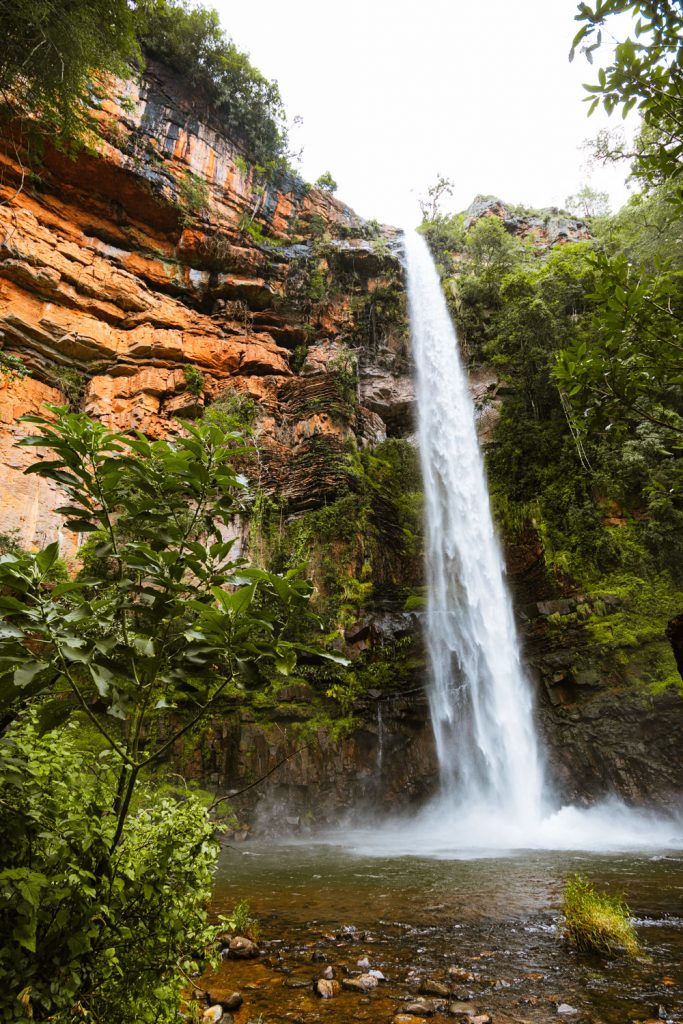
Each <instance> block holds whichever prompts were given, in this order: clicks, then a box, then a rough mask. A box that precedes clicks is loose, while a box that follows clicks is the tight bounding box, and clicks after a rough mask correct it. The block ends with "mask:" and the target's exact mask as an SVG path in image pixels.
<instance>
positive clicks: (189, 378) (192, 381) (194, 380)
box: [185, 364, 204, 398]
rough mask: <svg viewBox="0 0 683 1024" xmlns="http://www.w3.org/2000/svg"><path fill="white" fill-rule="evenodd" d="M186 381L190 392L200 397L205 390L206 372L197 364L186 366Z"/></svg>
mask: <svg viewBox="0 0 683 1024" xmlns="http://www.w3.org/2000/svg"><path fill="white" fill-rule="evenodd" d="M185 383H186V384H187V390H188V391H189V392H190V394H191V395H195V397H197V398H199V396H200V395H201V393H202V391H203V390H204V374H203V373H202V371H201V370H198V369H197V367H196V366H192V365H191V364H189V365H188V366H186V367H185Z"/></svg>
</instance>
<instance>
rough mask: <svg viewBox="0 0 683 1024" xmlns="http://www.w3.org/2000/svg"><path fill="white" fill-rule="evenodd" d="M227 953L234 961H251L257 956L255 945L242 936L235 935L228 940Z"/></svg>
mask: <svg viewBox="0 0 683 1024" xmlns="http://www.w3.org/2000/svg"><path fill="white" fill-rule="evenodd" d="M228 952H229V955H230V956H231V957H234V958H235V959H236V960H251V959H253V957H255V956H258V955H259V951H258V946H257V945H256V943H255V942H252V941H251V939H247V938H246V937H245V936H244V935H235V937H234V938H233V939H230V946H229V947H228Z"/></svg>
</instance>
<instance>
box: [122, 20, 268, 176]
mask: <svg viewBox="0 0 683 1024" xmlns="http://www.w3.org/2000/svg"><path fill="white" fill-rule="evenodd" d="M139 35H140V42H141V45H142V47H143V50H144V51H145V53H148V54H149V55H150V56H153V57H156V58H157V59H158V60H160V61H162V62H163V63H165V64H168V65H169V66H170V67H172V68H173V69H174V70H175V71H177V72H178V73H179V74H180V75H182V77H183V78H184V80H185V81H186V82H187V83H188V85H189V86H190V87H191V88H193V89H197V90H199V91H201V92H202V93H203V94H204V96H205V97H206V100H207V102H208V104H209V105H210V107H211V109H212V110H213V112H214V113H215V115H216V118H217V120H218V121H219V122H220V126H221V128H222V130H224V131H225V132H226V133H227V135H228V136H229V137H230V138H234V139H237V140H239V141H241V142H242V143H243V144H244V146H245V148H246V150H247V155H248V156H249V157H250V159H251V160H253V161H254V162H256V163H259V164H261V165H263V166H264V167H268V166H269V165H271V166H273V165H276V164H278V162H280V161H282V159H283V158H284V155H285V151H286V148H287V131H286V124H285V113H284V108H283V105H282V100H281V97H280V91H279V89H278V86H277V82H273V81H268V79H267V78H265V77H264V76H263V75H262V74H261V72H260V71H258V70H257V68H255V67H254V66H253V65H252V64H251V63H250V61H249V59H248V57H247V55H246V54H245V53H242V52H241V51H240V50H238V49H237V47H236V46H235V44H234V43H233V42H232V41H231V40H229V39H227V38H226V36H225V33H224V32H223V30H222V28H221V26H220V21H219V18H218V14H217V12H216V11H215V10H212V9H210V8H207V7H203V6H201V5H200V6H196V7H195V6H192V5H191V4H190V3H189V2H187V0H153V2H152V3H151V4H150V5H149V6H148V7H147V8H146V9H145V10H144V16H143V17H142V19H141V24H140V28H139Z"/></svg>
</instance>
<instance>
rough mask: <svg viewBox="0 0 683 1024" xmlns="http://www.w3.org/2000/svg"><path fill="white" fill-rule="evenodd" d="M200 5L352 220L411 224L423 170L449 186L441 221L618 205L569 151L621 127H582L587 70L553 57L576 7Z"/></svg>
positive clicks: (392, 0)
mask: <svg viewBox="0 0 683 1024" xmlns="http://www.w3.org/2000/svg"><path fill="white" fill-rule="evenodd" d="M210 2H211V5H213V6H216V8H217V9H218V11H219V13H220V15H221V20H222V23H223V26H224V28H225V29H226V32H227V33H228V35H229V36H231V37H232V39H233V40H234V42H235V43H236V45H237V46H238V47H239V48H240V49H243V50H246V51H247V52H248V53H249V54H250V55H251V60H252V62H253V63H254V64H255V65H256V66H257V67H258V68H259V69H260V70H261V71H262V72H263V73H264V74H265V75H266V76H267V77H268V78H275V79H277V81H278V82H279V84H280V90H281V92H282V96H283V99H284V102H285V105H286V108H287V111H288V114H289V117H290V119H291V118H293V117H294V116H295V115H297V114H298V115H300V116H301V117H303V125H302V127H301V128H300V129H298V130H296V131H295V132H294V134H293V136H292V141H293V143H294V147H295V148H297V149H298V148H299V147H301V146H303V148H304V152H303V158H302V163H301V171H302V174H303V176H304V178H306V179H307V180H310V181H314V180H315V179H316V178H317V177H318V175H319V174H321V173H322V172H323V171H325V170H329V171H331V173H332V175H333V177H334V178H335V179H336V181H337V182H338V185H339V189H338V192H337V195H338V197H339V198H340V199H342V200H344V201H345V202H347V203H348V204H349V205H350V206H352V207H353V208H354V209H355V210H356V211H357V212H358V213H360V214H361V215H362V216H364V217H367V218H371V217H374V218H376V219H377V220H380V221H383V222H385V223H393V224H397V223H398V224H413V223H417V222H418V221H419V208H418V206H417V197H418V196H422V195H424V194H425V193H426V190H427V188H428V186H429V185H431V184H433V183H434V181H435V180H436V176H437V173H442V174H444V175H446V176H447V177H450V178H452V179H453V180H454V181H455V186H456V187H455V192H454V195H453V198H452V200H451V201H450V202H449V208H450V209H451V210H453V211H455V210H462V209H464V208H465V207H467V206H468V205H469V203H470V202H471V201H472V199H473V197H474V196H475V194H476V193H478V192H481V193H491V194H494V195H497V196H499V197H500V198H502V199H504V200H506V201H508V202H511V203H524V204H527V205H530V206H551V205H556V206H562V205H563V204H564V200H565V198H566V196H567V195H569V194H570V193H573V192H576V191H577V190H578V189H579V187H580V186H581V185H582V184H583V183H584V182H589V183H590V184H591V185H592V186H593V187H594V188H598V189H601V190H604V191H608V192H609V193H610V196H611V199H612V206H613V208H614V209H617V208H618V207H619V206H620V205H621V204H622V203H623V202H624V201H625V199H626V198H627V196H628V192H627V189H626V187H625V185H624V177H625V174H626V171H625V169H622V168H619V169H618V170H615V169H611V170H609V171H605V170H602V169H597V170H594V171H593V172H592V173H591V172H589V171H588V170H587V168H586V162H587V154H586V153H585V152H584V151H582V150H581V149H580V147H581V144H582V142H583V141H584V140H585V139H586V138H589V137H593V136H595V134H596V133H597V131H598V129H599V128H600V127H602V126H605V125H607V124H614V125H615V126H616V125H618V124H621V119H620V117H619V116H617V117H613V118H611V119H608V118H607V117H606V116H605V115H604V114H602V113H601V112H598V111H596V113H595V114H594V115H593V117H592V118H590V119H588V118H587V116H586V104H585V103H583V102H582V100H583V97H584V95H585V93H584V91H583V89H582V88H581V85H582V83H583V82H590V81H593V80H594V78H595V75H596V71H595V69H594V68H591V67H590V66H589V65H588V64H587V62H586V60H585V58H584V57H583V55H581V54H577V57H576V59H575V60H574V63H573V64H570V63H569V61H568V59H567V58H568V53H569V48H570V46H571V41H572V38H573V36H574V33H575V32H576V30H577V28H578V26H577V25H576V23H575V22H574V14H575V13H576V0H420V2H419V3H416V2H415V0H411V2H408V0H346V2H345V3H344V5H341V4H334V5H332V4H329V3H327V4H326V3H324V2H321V0H288V2H283V0H258V2H254V3H239V4H237V3H235V2H234V0H210ZM602 59H604V58H602V57H600V56H598V57H597V62H600V61H601V60H602Z"/></svg>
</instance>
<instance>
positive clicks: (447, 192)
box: [418, 174, 455, 224]
mask: <svg viewBox="0 0 683 1024" xmlns="http://www.w3.org/2000/svg"><path fill="white" fill-rule="evenodd" d="M454 187H455V185H454V183H453V182H452V181H451V180H450V178H444V176H443V175H442V174H438V175H437V178H436V181H435V182H434V184H433V185H431V186H430V187H429V188H428V189H427V196H426V198H425V199H420V200H418V201H419V204H420V211H421V213H422V223H423V224H424V223H429V222H437V221H439V220H440V218H441V216H442V214H441V203H442V202H443V200H444V199H446V198H447V197H449V196H452V195H453V189H454Z"/></svg>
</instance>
